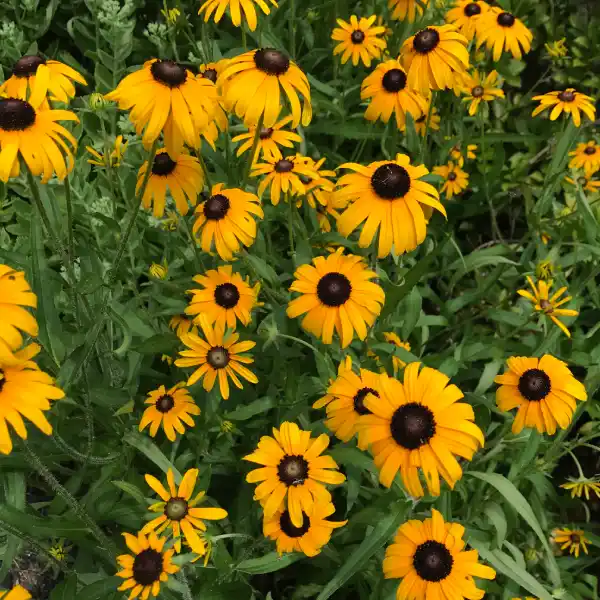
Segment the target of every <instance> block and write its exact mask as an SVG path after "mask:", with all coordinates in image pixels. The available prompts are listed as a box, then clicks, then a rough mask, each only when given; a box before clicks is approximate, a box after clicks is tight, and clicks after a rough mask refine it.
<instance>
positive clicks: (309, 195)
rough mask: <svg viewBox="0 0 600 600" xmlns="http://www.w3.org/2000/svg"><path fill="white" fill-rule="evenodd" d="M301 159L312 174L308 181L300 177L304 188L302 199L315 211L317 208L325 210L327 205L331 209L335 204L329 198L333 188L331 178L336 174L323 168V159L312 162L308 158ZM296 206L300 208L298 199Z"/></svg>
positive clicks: (306, 178) (312, 160) (304, 177)
mask: <svg viewBox="0 0 600 600" xmlns="http://www.w3.org/2000/svg"><path fill="white" fill-rule="evenodd" d="M303 159H304V165H305V166H306V167H307V168H309V169H311V170H312V172H313V176H312V178H310V179H309V178H308V177H306V176H302V177H301V179H302V178H303V179H302V181H303V183H304V187H305V196H304V197H305V199H306V202H307V204H308V205H309V206H310V207H311V208H315V209H318V208H319V207H322V208H325V207H328V206H329V205H331V206H332V207H333V204H335V203H334V202H332V201H331V200H330V197H331V196H332V192H333V189H334V188H335V184H334V183H333V181H332V178H333V177H335V176H336V172H335V171H331V170H330V169H324V168H323V165H324V163H325V158H320V159H319V160H314V159H312V158H310V157H309V156H305V157H303ZM297 206H298V207H300V206H301V200H300V199H299V200H298V202H297ZM338 208H339V206H338Z"/></svg>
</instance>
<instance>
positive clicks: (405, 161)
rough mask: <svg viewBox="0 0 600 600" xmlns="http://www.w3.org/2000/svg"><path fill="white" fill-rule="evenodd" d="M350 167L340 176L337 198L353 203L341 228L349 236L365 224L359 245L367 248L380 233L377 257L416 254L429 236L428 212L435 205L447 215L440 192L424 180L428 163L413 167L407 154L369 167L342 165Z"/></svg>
mask: <svg viewBox="0 0 600 600" xmlns="http://www.w3.org/2000/svg"><path fill="white" fill-rule="evenodd" d="M341 167H342V168H344V169H350V170H352V171H354V173H349V174H346V175H344V176H343V177H341V178H340V179H339V181H338V186H339V187H340V188H341V189H340V190H339V191H338V192H336V193H337V194H338V196H339V197H340V198H342V199H343V200H347V201H349V202H350V206H349V207H348V208H347V209H346V210H345V211H344V212H343V213H342V216H341V217H340V218H339V219H338V222H337V225H338V230H339V232H340V233H341V234H342V235H343V236H345V237H348V236H349V235H350V234H351V233H352V232H353V231H354V230H355V229H356V228H357V227H359V226H360V225H361V223H364V224H363V227H362V231H361V234H360V237H359V238H358V245H359V246H360V247H361V248H367V247H368V246H369V245H370V244H371V242H372V241H373V239H374V238H375V235H376V234H377V232H378V231H379V244H378V250H377V256H378V258H384V257H385V256H387V255H388V254H390V252H392V246H393V247H394V252H395V254H403V253H404V252H409V251H410V250H414V249H415V248H416V247H417V246H418V245H419V244H420V243H421V242H423V240H424V239H425V234H426V233H427V229H426V224H427V221H428V219H427V218H426V217H425V214H424V212H423V205H424V206H425V207H428V206H431V207H433V208H435V209H437V210H439V211H440V212H441V213H442V214H443V215H444V216H446V210H445V209H444V207H443V206H442V205H441V204H440V202H439V197H440V195H439V194H438V192H437V190H436V189H435V188H434V187H433V186H432V185H430V184H429V183H426V182H424V181H421V178H422V177H424V176H425V175H427V174H428V173H429V171H428V170H427V168H426V167H425V166H424V165H419V166H413V165H411V164H410V159H409V158H408V156H406V154H397V155H396V159H395V160H393V161H380V162H374V163H371V164H370V165H369V166H368V167H363V166H362V165H359V164H356V163H345V164H343V165H341Z"/></svg>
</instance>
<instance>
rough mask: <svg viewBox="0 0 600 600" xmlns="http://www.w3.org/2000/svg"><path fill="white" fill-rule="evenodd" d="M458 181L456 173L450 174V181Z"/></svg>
mask: <svg viewBox="0 0 600 600" xmlns="http://www.w3.org/2000/svg"><path fill="white" fill-rule="evenodd" d="M455 179H456V173H448V181H454V180H455Z"/></svg>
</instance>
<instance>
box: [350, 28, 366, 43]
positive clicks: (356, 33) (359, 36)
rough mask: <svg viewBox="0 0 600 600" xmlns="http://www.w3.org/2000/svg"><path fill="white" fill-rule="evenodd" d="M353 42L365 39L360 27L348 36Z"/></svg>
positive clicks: (361, 41) (360, 41)
mask: <svg viewBox="0 0 600 600" xmlns="http://www.w3.org/2000/svg"><path fill="white" fill-rule="evenodd" d="M350 40H351V41H352V43H353V44H362V43H363V42H364V41H365V34H364V32H363V31H361V30H360V29H355V30H354V31H353V32H352V35H351V36H350Z"/></svg>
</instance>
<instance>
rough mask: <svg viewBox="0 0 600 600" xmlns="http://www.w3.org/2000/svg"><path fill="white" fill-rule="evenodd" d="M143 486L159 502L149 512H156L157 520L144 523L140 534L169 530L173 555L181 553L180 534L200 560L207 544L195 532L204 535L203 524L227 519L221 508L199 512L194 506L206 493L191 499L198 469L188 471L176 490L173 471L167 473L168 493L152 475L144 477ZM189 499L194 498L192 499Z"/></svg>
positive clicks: (204, 509) (159, 533)
mask: <svg viewBox="0 0 600 600" xmlns="http://www.w3.org/2000/svg"><path fill="white" fill-rule="evenodd" d="M144 477H145V479H146V483H147V484H148V485H149V486H150V487H151V488H152V489H153V490H154V491H155V492H156V493H157V494H158V496H159V497H160V501H159V502H155V503H154V504H152V505H151V506H150V507H149V510H150V511H151V512H159V513H161V514H160V516H158V517H156V518H155V519H152V521H150V522H148V523H146V525H144V527H143V528H142V533H144V534H148V533H150V532H152V531H153V532H155V533H156V534H157V535H163V534H164V532H165V530H166V529H170V530H171V532H172V535H173V540H174V547H175V551H176V552H181V534H183V537H184V538H185V541H186V542H187V543H188V545H189V547H190V548H191V549H192V552H194V553H196V554H199V555H200V556H202V555H204V554H205V553H206V543H205V542H204V540H203V539H202V537H201V536H200V535H199V534H198V531H197V530H199V531H201V532H204V531H206V524H205V523H204V521H218V520H220V519H225V518H226V517H227V511H226V510H223V509H222V508H208V507H207V508H199V507H197V504H198V503H199V502H200V501H201V500H202V499H203V498H204V496H205V494H206V492H204V491H200V492H198V493H197V494H196V495H195V496H194V488H195V487H196V481H197V479H198V469H189V470H188V471H186V472H185V473H184V475H183V478H182V480H181V483H180V484H179V487H177V486H176V485H175V476H174V475H173V470H172V469H169V470H168V471H167V484H168V486H169V489H168V490H167V489H166V488H165V486H164V485H163V484H162V483H161V482H160V481H159V480H158V479H157V478H156V477H154V476H153V475H145V476H144ZM192 496H194V497H193V498H192Z"/></svg>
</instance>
